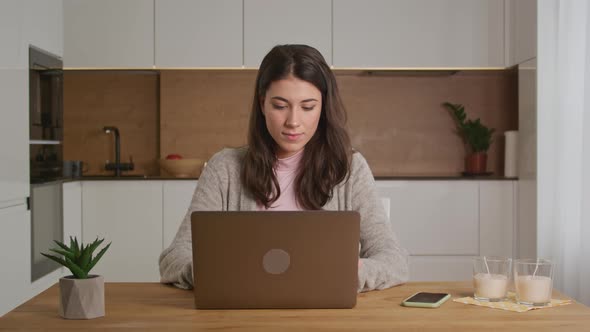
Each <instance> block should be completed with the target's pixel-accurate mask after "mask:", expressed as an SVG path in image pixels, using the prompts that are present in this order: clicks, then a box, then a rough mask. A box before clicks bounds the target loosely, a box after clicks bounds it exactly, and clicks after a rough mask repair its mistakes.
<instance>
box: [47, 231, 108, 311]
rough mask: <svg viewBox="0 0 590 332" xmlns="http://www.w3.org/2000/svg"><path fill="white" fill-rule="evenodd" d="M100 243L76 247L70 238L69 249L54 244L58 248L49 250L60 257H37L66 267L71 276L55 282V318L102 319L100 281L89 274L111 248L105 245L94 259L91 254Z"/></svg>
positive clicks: (63, 245) (74, 241)
mask: <svg viewBox="0 0 590 332" xmlns="http://www.w3.org/2000/svg"><path fill="white" fill-rule="evenodd" d="M103 241H104V239H102V240H99V239H98V238H96V240H95V241H94V242H92V243H91V244H87V245H84V244H83V243H80V244H78V239H76V238H75V237H74V238H72V237H70V246H69V247H68V246H66V245H65V244H63V243H62V242H59V241H55V243H56V244H57V245H58V246H59V248H54V249H49V250H50V251H52V252H54V253H56V254H59V255H61V256H63V257H58V256H54V255H48V254H45V253H41V254H42V255H43V256H45V257H47V258H49V259H51V260H54V261H56V262H57V263H59V264H61V265H63V266H65V267H67V268H68V269H69V270H70V271H71V272H72V275H71V276H66V277H63V278H60V279H59V295H60V296H59V299H60V301H59V314H60V315H61V316H62V317H63V318H66V319H92V318H97V317H103V316H104V278H103V277H102V276H98V275H91V274H89V272H90V270H92V268H93V267H94V266H95V265H96V263H98V261H99V260H100V259H101V258H102V256H103V255H104V253H105V252H106V251H107V250H108V249H109V247H110V246H111V244H110V243H109V244H108V245H106V246H105V247H104V248H103V249H102V250H101V251H100V252H99V253H98V254H97V255H96V256H95V257H92V253H93V252H94V251H95V250H96V249H97V248H98V246H100V245H101V244H102V242H103Z"/></svg>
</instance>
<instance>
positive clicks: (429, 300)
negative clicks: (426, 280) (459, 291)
mask: <svg viewBox="0 0 590 332" xmlns="http://www.w3.org/2000/svg"><path fill="white" fill-rule="evenodd" d="M449 298H451V294H449V293H428V292H419V293H416V294H414V295H412V296H410V297H408V298H407V299H405V300H403V301H402V305H403V306H406V307H418V308H438V307H440V305H441V304H443V303H445V301H446V300H448V299H449Z"/></svg>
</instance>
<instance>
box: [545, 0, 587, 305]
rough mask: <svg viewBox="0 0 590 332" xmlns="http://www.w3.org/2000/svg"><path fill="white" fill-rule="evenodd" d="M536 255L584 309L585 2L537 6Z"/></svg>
mask: <svg viewBox="0 0 590 332" xmlns="http://www.w3.org/2000/svg"><path fill="white" fill-rule="evenodd" d="M537 22H538V30H537V31H538V44H537V45H538V51H537V60H538V68H537V70H538V72H537V73H538V76H537V77H538V81H537V89H538V90H537V96H538V97H537V112H538V113H537V116H538V121H537V128H538V131H537V138H538V155H537V156H538V159H537V165H538V173H537V184H538V195H537V198H538V209H537V213H538V220H537V222H538V224H537V227H538V228H537V254H538V256H539V257H541V258H552V259H553V260H554V261H555V263H556V270H555V281H554V287H555V288H556V289H558V290H560V291H562V292H564V293H565V294H567V295H569V296H571V297H573V298H575V299H577V300H578V301H580V302H582V303H584V304H586V305H589V306H590V2H589V1H587V0H539V2H538V21H537Z"/></svg>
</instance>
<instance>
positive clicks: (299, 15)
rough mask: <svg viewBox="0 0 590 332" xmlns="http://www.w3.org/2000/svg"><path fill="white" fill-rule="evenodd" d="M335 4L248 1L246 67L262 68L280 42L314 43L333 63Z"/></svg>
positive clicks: (326, 0) (314, 0) (306, 0)
mask: <svg viewBox="0 0 590 332" xmlns="http://www.w3.org/2000/svg"><path fill="white" fill-rule="evenodd" d="M331 5H332V3H331V1H330V0H299V1H290V0H244V66H245V67H246V68H258V67H259V66H260V63H261V62H262V59H263V58H264V56H265V55H266V53H268V51H270V50H271V49H272V48H273V47H274V46H275V45H277V44H307V45H310V46H313V47H315V48H316V49H318V50H319V51H320V52H321V53H322V55H323V56H324V58H325V59H326V62H327V63H328V65H330V64H331V63H332V21H331V17H332V8H331ZM360 5H361V6H364V2H363V3H362V4H360Z"/></svg>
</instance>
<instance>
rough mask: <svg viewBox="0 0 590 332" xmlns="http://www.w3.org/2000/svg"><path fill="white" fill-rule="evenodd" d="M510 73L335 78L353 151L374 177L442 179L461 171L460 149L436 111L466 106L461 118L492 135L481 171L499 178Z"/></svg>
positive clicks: (448, 121) (512, 122)
mask: <svg viewBox="0 0 590 332" xmlns="http://www.w3.org/2000/svg"><path fill="white" fill-rule="evenodd" d="M516 75H517V73H516V72H515V71H478V72H461V73H457V74H454V75H450V74H444V73H442V74H440V73H436V74H435V73H430V74H429V73H419V74H411V73H406V74H404V73H388V74H383V73H381V74H380V75H367V74H364V75H363V74H351V73H339V74H338V75H337V80H338V84H339V88H340V91H341V94H342V98H343V100H344V104H345V106H346V108H347V112H348V117H349V122H348V123H349V128H350V132H351V136H352V142H353V146H354V147H355V148H356V149H357V150H359V151H361V152H362V153H363V155H364V156H365V158H367V161H368V162H369V165H370V166H371V169H372V171H373V173H374V174H375V175H376V176H388V175H398V174H418V175H419V174H434V175H435V174H449V173H459V172H461V171H463V170H464V156H465V149H464V146H463V144H462V141H461V139H460V138H459V137H458V136H457V135H456V134H455V133H454V131H455V124H454V122H453V119H452V118H451V116H450V114H449V113H448V111H446V110H445V109H444V108H443V107H442V106H441V104H442V103H443V102H445V101H449V102H452V103H460V104H463V105H464V106H465V112H466V113H467V116H468V118H478V117H479V118H481V121H482V123H484V124H485V125H487V126H489V127H492V128H495V129H496V133H495V134H494V142H493V143H492V145H491V147H490V150H489V151H488V153H489V156H488V168H489V170H490V171H493V172H494V173H495V174H498V175H502V174H503V169H504V168H503V162H504V156H503V153H504V146H503V144H504V139H503V132H504V131H506V130H515V129H517V127H518V99H517V98H518V91H517V86H518V85H517V76H516Z"/></svg>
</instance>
